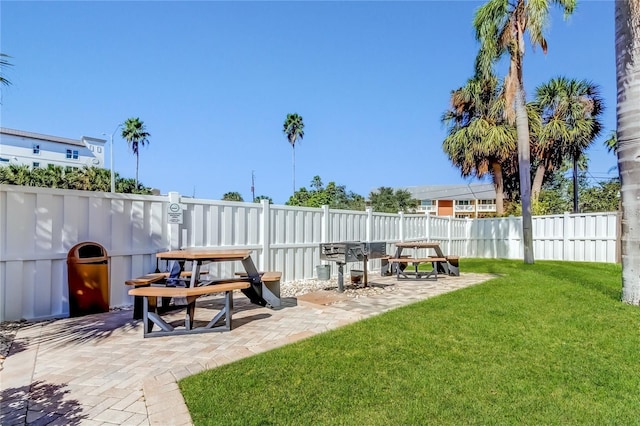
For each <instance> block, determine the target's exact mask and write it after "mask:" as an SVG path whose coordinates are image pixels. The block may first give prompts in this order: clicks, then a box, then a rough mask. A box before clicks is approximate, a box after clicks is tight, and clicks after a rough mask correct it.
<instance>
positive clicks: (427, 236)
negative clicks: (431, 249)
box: [425, 212, 431, 241]
mask: <svg viewBox="0 0 640 426" xmlns="http://www.w3.org/2000/svg"><path fill="white" fill-rule="evenodd" d="M426 215H427V235H425V238H426V239H427V241H431V215H430V214H429V212H427V213H426Z"/></svg>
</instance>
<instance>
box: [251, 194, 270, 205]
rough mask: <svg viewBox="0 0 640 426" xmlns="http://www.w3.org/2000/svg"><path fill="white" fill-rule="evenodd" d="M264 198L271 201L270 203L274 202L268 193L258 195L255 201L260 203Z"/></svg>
mask: <svg viewBox="0 0 640 426" xmlns="http://www.w3.org/2000/svg"><path fill="white" fill-rule="evenodd" d="M262 200H267V201H269V204H273V200H272V199H271V197H268V196H266V195H258V196H257V197H256V198H255V199H254V200H253V202H254V203H260V202H261V201H262Z"/></svg>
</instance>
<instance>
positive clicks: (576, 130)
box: [531, 77, 604, 212]
mask: <svg viewBox="0 0 640 426" xmlns="http://www.w3.org/2000/svg"><path fill="white" fill-rule="evenodd" d="M532 104H533V105H534V108H535V109H536V110H537V111H538V112H539V114H540V116H541V122H542V127H541V129H540V134H539V135H538V138H537V143H534V144H533V152H534V155H535V156H536V159H537V160H538V167H537V169H536V174H535V177H534V179H533V186H532V188H531V192H532V194H533V199H534V200H537V199H538V195H539V194H540V190H541V189H542V183H543V180H544V176H545V173H546V172H547V171H550V170H554V169H556V168H558V167H560V165H561V164H562V162H563V161H564V160H565V159H570V160H571V161H572V162H573V188H574V201H573V206H574V207H573V209H574V212H577V210H578V183H577V180H578V159H579V158H580V157H581V156H582V155H583V153H584V151H585V150H586V149H587V148H588V147H589V145H591V144H592V143H593V141H594V140H595V138H596V137H598V135H599V134H600V132H601V130H602V123H601V121H600V116H601V114H602V111H603V109H604V105H603V101H602V98H601V97H600V88H599V86H598V85H596V84H593V83H590V82H588V81H586V80H574V79H567V78H565V77H557V78H553V79H551V80H550V81H549V82H547V83H545V84H542V85H540V86H538V88H537V89H536V99H535V101H534V102H533V103H532Z"/></svg>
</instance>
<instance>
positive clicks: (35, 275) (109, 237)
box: [0, 185, 617, 321]
mask: <svg viewBox="0 0 640 426" xmlns="http://www.w3.org/2000/svg"><path fill="white" fill-rule="evenodd" d="M170 206H171V207H176V206H178V207H179V211H178V212H177V213H176V211H175V210H172V211H169V208H170ZM180 221H182V223H178V222H180ZM521 231H522V230H521V223H520V218H517V217H511V218H500V219H475V220H472V219H455V218H450V217H435V216H425V215H421V214H419V215H408V214H402V213H400V214H386V213H373V212H372V211H371V210H367V211H365V212H361V211H345V210H331V209H329V208H327V207H326V206H325V207H323V208H304V207H289V206H280V205H270V204H268V203H267V202H266V201H263V202H262V203H260V204H256V203H241V202H226V201H219V200H201V199H193V198H187V197H181V196H180V195H179V194H177V193H170V194H169V195H168V196H143V195H130V194H111V193H102V192H87V191H71V190H59V189H48V188H34V187H20V186H13V185H0V321H7V320H17V319H21V318H24V319H43V318H50V317H61V316H67V315H68V313H69V301H68V284H67V255H68V253H69V249H71V247H72V246H74V245H75V244H77V243H78V242H83V241H92V242H96V243H99V244H101V245H103V246H104V247H105V249H106V250H107V253H108V255H109V257H110V264H109V268H108V270H109V279H110V304H111V306H114V307H115V306H123V305H128V304H131V297H130V296H128V295H127V288H126V286H125V285H124V281H125V280H127V279H129V278H132V277H136V276H140V275H143V274H145V273H148V272H152V271H154V270H155V269H156V268H157V267H158V268H160V269H161V270H162V269H163V268H164V267H165V265H163V264H159V265H157V264H156V260H155V253H157V252H159V251H164V250H169V249H178V248H182V247H216V248H221V249H223V248H246V249H250V250H252V251H253V255H252V256H253V259H254V262H255V263H256V266H257V267H258V269H260V270H275V271H282V272H283V281H285V282H286V281H291V280H296V279H309V278H313V277H314V276H315V274H316V268H315V267H316V266H317V265H319V264H321V262H320V260H319V259H320V249H319V244H320V243H323V242H333V241H386V242H387V251H388V253H391V252H392V250H393V243H395V242H398V241H409V240H430V241H438V242H440V244H441V246H442V249H443V251H444V252H445V253H446V254H455V255H459V256H461V257H462V258H463V259H462V260H461V268H462V271H463V272H464V257H485V258H522V245H521V234H522V232H521ZM533 235H534V244H535V246H534V254H535V258H536V260H543V259H549V260H550V259H556V260H577V261H598V262H615V261H616V259H617V238H616V235H617V215H616V213H593V214H576V215H570V214H565V215H558V216H546V217H535V218H534V222H533ZM379 265H380V261H379V260H372V261H370V262H369V269H370V270H372V271H375V270H376V268H378V267H379ZM349 266H350V265H349V264H348V265H347V270H348V268H349ZM356 266H358V265H357V264H354V267H356ZM233 268H234V266H233V265H230V264H225V263H222V264H219V265H218V264H214V265H212V267H211V268H210V272H211V273H212V274H214V275H218V276H228V275H229V274H232V273H233V272H235V270H233ZM332 272H333V273H334V274H335V273H337V268H336V267H335V265H332Z"/></svg>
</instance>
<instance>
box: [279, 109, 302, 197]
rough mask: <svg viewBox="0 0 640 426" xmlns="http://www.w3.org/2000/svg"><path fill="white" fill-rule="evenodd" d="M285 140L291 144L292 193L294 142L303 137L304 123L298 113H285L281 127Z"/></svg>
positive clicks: (294, 190) (294, 164)
mask: <svg viewBox="0 0 640 426" xmlns="http://www.w3.org/2000/svg"><path fill="white" fill-rule="evenodd" d="M282 131H283V132H284V134H285V136H286V137H287V140H288V141H289V143H290V144H291V152H292V159H293V163H292V164H293V193H295V192H296V142H297V141H298V139H300V140H302V139H303V138H304V123H303V121H302V117H301V116H299V115H298V114H295V113H294V114H287V118H286V119H285V120H284V128H283V129H282Z"/></svg>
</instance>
